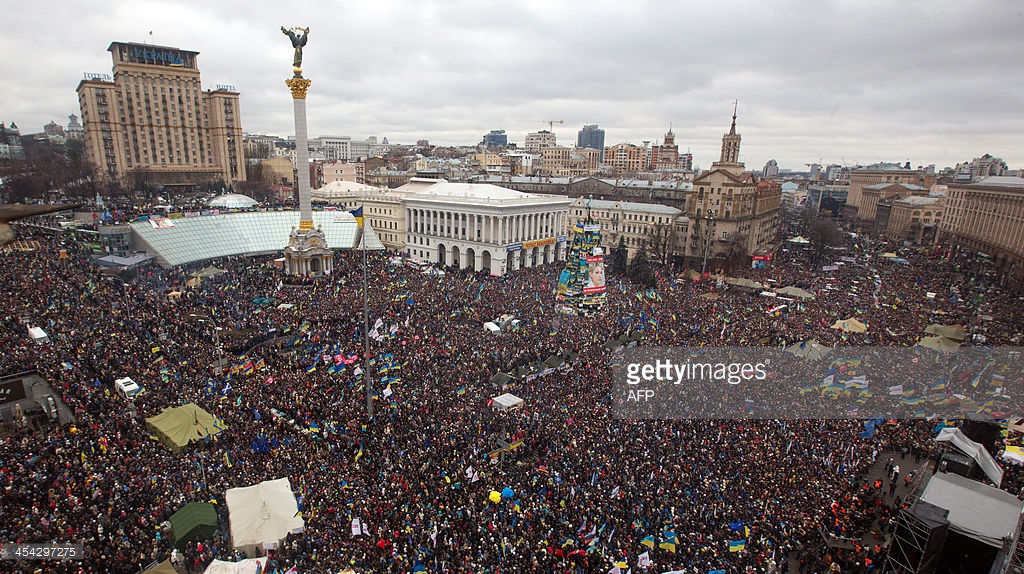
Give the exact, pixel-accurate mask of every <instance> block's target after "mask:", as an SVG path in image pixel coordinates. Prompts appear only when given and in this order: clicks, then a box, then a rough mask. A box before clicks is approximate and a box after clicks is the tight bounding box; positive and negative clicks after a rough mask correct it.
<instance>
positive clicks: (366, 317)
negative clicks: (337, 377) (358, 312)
mask: <svg viewBox="0 0 1024 574" xmlns="http://www.w3.org/2000/svg"><path fill="white" fill-rule="evenodd" d="M365 233H366V230H365V229H363V228H362V226H360V229H359V239H360V241H361V242H362V252H363V364H364V366H363V387H364V388H365V389H366V418H367V419H368V420H367V424H369V422H370V421H372V420H373V388H372V385H373V377H372V376H371V374H370V295H369V291H368V288H369V281H368V279H367V276H366V235H365Z"/></svg>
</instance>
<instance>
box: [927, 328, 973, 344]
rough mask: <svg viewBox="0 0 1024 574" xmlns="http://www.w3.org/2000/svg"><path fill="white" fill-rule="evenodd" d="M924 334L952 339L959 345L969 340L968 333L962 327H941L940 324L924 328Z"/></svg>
mask: <svg viewBox="0 0 1024 574" xmlns="http://www.w3.org/2000/svg"><path fill="white" fill-rule="evenodd" d="M924 332H925V333H927V334H929V335H935V336H937V337H945V338H947V339H952V340H954V341H956V342H957V343H960V342H963V341H964V340H966V339H967V331H965V330H964V328H963V327H961V326H960V325H940V324H938V323H932V324H931V325H928V326H927V327H925V328H924Z"/></svg>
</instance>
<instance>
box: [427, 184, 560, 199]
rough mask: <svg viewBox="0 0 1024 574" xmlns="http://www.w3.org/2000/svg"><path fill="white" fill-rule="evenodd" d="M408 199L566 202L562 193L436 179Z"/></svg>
mask: <svg viewBox="0 0 1024 574" xmlns="http://www.w3.org/2000/svg"><path fill="white" fill-rule="evenodd" d="M408 199H409V200H414V201H430V200H435V199H436V200H449V201H452V200H454V201H458V202H459V203H476V204H496V203H498V204H500V203H553V202H559V201H565V202H568V200H569V198H568V197H566V196H564V195H547V194H543V195H542V194H535V193H525V192H522V191H515V190H513V189H508V188H505V187H499V186H497V185H491V184H489V183H452V182H449V181H445V180H438V181H437V182H436V183H435V184H434V185H431V186H429V187H426V188H424V189H421V190H419V191H416V192H415V193H412V194H410V195H409V196H408Z"/></svg>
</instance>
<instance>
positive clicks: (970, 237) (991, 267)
mask: <svg viewBox="0 0 1024 574" xmlns="http://www.w3.org/2000/svg"><path fill="white" fill-rule="evenodd" d="M945 207H946V208H945V212H944V214H943V216H942V221H941V223H940V224H939V238H938V241H939V242H940V243H946V244H948V245H949V246H950V247H951V252H954V253H955V254H956V257H957V259H958V260H959V261H961V262H962V263H965V264H968V265H969V267H968V268H971V269H972V270H973V271H975V272H978V273H983V272H986V271H994V272H995V273H996V274H997V275H998V277H999V281H1000V282H1002V283H1004V284H1008V285H1009V286H1011V287H1013V288H1015V289H1017V290H1018V291H1020V290H1024V179H1022V178H1019V177H1006V176H1002V177H1000V176H993V177H987V178H984V179H982V180H980V181H979V182H977V183H971V184H949V196H948V197H947V198H946V206H945Z"/></svg>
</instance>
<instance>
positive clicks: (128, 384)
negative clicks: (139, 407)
mask: <svg viewBox="0 0 1024 574" xmlns="http://www.w3.org/2000/svg"><path fill="white" fill-rule="evenodd" d="M114 390H115V391H117V394H119V395H121V396H122V397H124V398H125V399H127V400H129V401H130V400H132V399H134V398H135V397H136V396H138V395H140V394H142V391H143V389H142V387H140V386H139V384H138V383H136V382H135V381H133V380H131V378H130V377H125V378H123V379H117V380H116V381H114Z"/></svg>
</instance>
